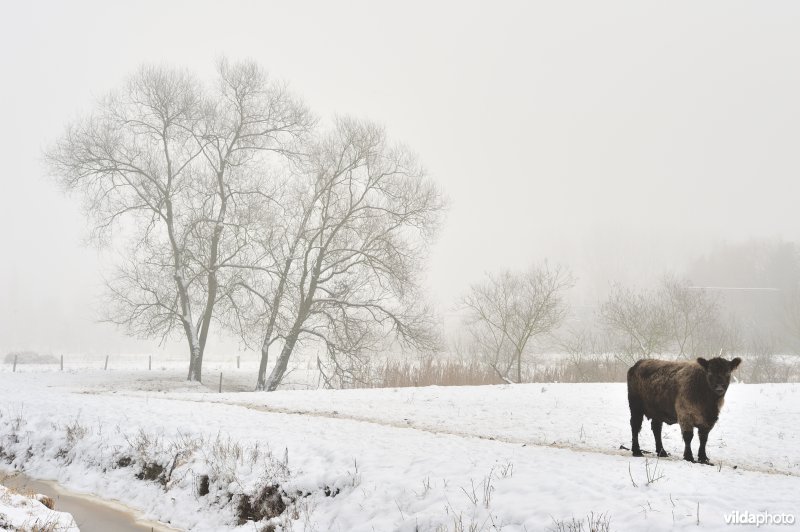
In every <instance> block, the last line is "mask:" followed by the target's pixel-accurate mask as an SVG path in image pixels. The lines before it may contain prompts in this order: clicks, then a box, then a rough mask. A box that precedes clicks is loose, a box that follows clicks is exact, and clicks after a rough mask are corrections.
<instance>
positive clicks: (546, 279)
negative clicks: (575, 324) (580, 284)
mask: <svg viewBox="0 0 800 532" xmlns="http://www.w3.org/2000/svg"><path fill="white" fill-rule="evenodd" d="M572 285H573V280H572V277H571V275H570V274H569V272H567V271H566V270H565V269H564V268H562V267H560V266H555V267H552V266H549V265H548V264H547V263H545V264H543V265H541V266H534V267H531V268H529V269H528V270H527V271H524V272H511V271H506V272H503V273H501V274H500V275H498V276H493V275H489V276H488V278H487V280H486V281H484V282H483V283H479V284H475V285H473V286H472V287H471V288H470V290H469V293H468V294H467V295H466V296H465V297H464V299H463V305H464V307H465V309H466V310H467V315H466V323H467V324H468V326H469V331H470V335H471V337H472V341H473V349H475V350H476V351H477V352H478V353H479V355H480V356H481V357H482V358H483V359H484V360H485V361H486V362H487V364H489V366H490V367H491V368H493V369H494V371H495V372H497V374H498V375H499V376H500V378H502V379H504V380H505V381H506V382H511V378H512V375H513V374H514V373H515V378H516V382H522V361H523V358H524V356H525V355H526V354H527V350H528V348H529V346H530V342H531V340H532V339H533V338H535V337H537V336H539V335H542V334H545V333H548V332H550V331H552V330H554V329H555V328H557V327H558V326H559V325H560V324H561V323H562V322H563V320H564V318H565V317H566V314H567V306H566V302H565V300H564V292H565V290H567V289H568V288H570V287H571V286H572ZM514 370H515V371H514Z"/></svg>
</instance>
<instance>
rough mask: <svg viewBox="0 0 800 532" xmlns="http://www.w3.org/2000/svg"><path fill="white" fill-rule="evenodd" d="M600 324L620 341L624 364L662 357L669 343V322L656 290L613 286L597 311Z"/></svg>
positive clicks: (661, 298)
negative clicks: (617, 336)
mask: <svg viewBox="0 0 800 532" xmlns="http://www.w3.org/2000/svg"><path fill="white" fill-rule="evenodd" d="M600 320H601V322H602V323H604V324H605V325H606V326H607V327H608V328H609V329H610V330H611V331H612V332H614V333H616V334H617V335H619V336H620V337H621V339H622V342H623V345H622V346H621V347H622V352H623V353H622V354H623V356H624V358H625V362H632V361H633V360H636V359H638V358H649V357H652V356H653V355H656V354H659V353H662V352H664V351H665V350H666V349H667V348H668V347H669V345H670V342H671V341H672V339H673V318H672V315H671V312H670V309H669V306H668V305H667V303H666V301H665V299H664V297H663V294H662V293H660V291H658V290H643V291H638V292H637V291H634V290H631V289H629V288H624V287H622V286H619V285H615V286H613V287H612V290H611V294H610V295H609V297H608V300H606V302H605V303H604V304H603V305H602V306H601V307H600Z"/></svg>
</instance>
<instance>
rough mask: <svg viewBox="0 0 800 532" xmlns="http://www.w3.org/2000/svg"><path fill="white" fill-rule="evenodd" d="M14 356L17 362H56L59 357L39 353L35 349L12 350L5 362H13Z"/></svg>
mask: <svg viewBox="0 0 800 532" xmlns="http://www.w3.org/2000/svg"><path fill="white" fill-rule="evenodd" d="M14 358H16V359H17V364H58V363H59V361H60V360H59V358H58V357H57V356H55V355H41V354H39V353H37V352H35V351H12V352H11V353H8V354H7V355H6V358H5V363H6V364H13V363H14Z"/></svg>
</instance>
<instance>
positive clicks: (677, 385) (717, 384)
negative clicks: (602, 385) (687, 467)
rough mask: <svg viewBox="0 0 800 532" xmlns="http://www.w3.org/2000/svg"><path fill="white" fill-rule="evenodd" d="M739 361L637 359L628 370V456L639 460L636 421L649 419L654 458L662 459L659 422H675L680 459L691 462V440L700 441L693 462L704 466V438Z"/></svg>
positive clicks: (715, 416)
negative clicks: (680, 436)
mask: <svg viewBox="0 0 800 532" xmlns="http://www.w3.org/2000/svg"><path fill="white" fill-rule="evenodd" d="M741 362H742V360H741V359H740V358H738V357H737V358H734V359H733V360H726V359H724V358H719V357H718V358H712V359H711V360H706V359H705V358H698V359H697V360H696V361H678V362H672V361H667V360H640V361H638V362H637V363H636V364H634V365H633V367H631V368H630V369H629V370H628V405H629V406H630V410H631V434H632V440H633V441H632V442H631V451H632V452H633V456H642V450H641V449H640V448H639V431H640V430H641V428H642V418H643V417H644V416H647V418H648V419H650V420H651V422H650V427H651V428H652V429H653V436H655V440H656V453H658V456H668V454H667V452H666V451H665V450H664V445H663V444H662V443H661V427H662V423H666V424H667V425H672V424H674V423H678V425H680V427H681V432H682V433H683V441H684V444H685V446H684V451H683V458H684V460H688V461H690V462H694V461H695V460H694V456H693V455H692V447H691V443H692V436H693V434H694V428H695V427H697V433H698V435H699V436H700V449H699V451H698V453H697V454H698V459H699V461H700V462H701V463H704V464H710V462H709V461H708V456H707V455H706V441H707V440H708V433H709V431H711V429H712V428H713V427H714V424H715V423H716V422H717V419H718V418H719V411H720V408H722V403H723V401H724V399H725V392H726V391H727V390H728V385H729V384H730V381H731V371H733V370H735V369H736V368H737V367H739V364H740V363H741Z"/></svg>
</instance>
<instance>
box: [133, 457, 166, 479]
mask: <svg viewBox="0 0 800 532" xmlns="http://www.w3.org/2000/svg"><path fill="white" fill-rule="evenodd" d="M163 476H164V466H162V465H161V464H158V463H156V462H150V463H146V464H144V465H143V466H142V470H141V471H139V472H138V473H136V478H138V479H139V480H157V481H159V482H161V481H162V480H163V478H164V477H163Z"/></svg>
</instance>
